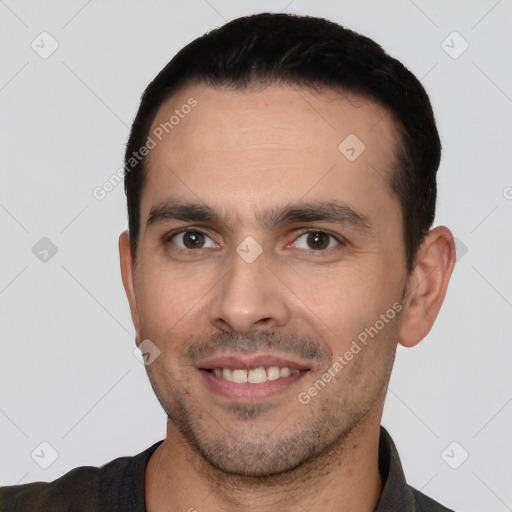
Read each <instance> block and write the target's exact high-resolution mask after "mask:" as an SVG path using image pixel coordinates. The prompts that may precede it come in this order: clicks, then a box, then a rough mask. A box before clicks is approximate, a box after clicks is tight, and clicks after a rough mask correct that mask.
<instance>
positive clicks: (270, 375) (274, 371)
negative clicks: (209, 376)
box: [210, 366, 300, 384]
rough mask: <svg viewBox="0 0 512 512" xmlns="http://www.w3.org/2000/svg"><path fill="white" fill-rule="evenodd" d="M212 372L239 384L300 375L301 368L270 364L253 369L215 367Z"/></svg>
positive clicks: (257, 382) (258, 382) (259, 382)
mask: <svg viewBox="0 0 512 512" xmlns="http://www.w3.org/2000/svg"><path fill="white" fill-rule="evenodd" d="M210 372H211V373H213V374H214V375H216V376H217V377H220V378H222V379H224V380H227V381H229V382H236V383H238V384H242V383H246V382H248V383H250V384H261V383H263V382H267V381H270V380H277V379H279V378H281V377H283V378H284V377H289V376H290V375H299V372H300V370H298V369H296V368H294V369H291V368H288V367H286V366H285V367H281V368H280V367H278V366H269V367H268V368H265V367H259V368H251V369H238V368H237V369H232V368H214V369H213V370H210Z"/></svg>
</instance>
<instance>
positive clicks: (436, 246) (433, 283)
mask: <svg viewBox="0 0 512 512" xmlns="http://www.w3.org/2000/svg"><path fill="white" fill-rule="evenodd" d="M454 266H455V242H454V240H453V235H452V233H451V231H450V230H449V229H448V228H446V227H444V226H439V227H437V228H435V229H433V230H431V231H430V232H429V233H428V234H427V235H426V237H425V239H424V240H423V242H422V244H421V246H420V247H419V249H418V253H417V256H416V263H415V266H414V269H413V271H412V272H411V274H410V276H409V279H408V283H407V289H406V294H405V299H404V313H403V317H402V318H403V321H402V325H401V328H400V334H399V336H398V341H399V342H400V344H401V345H403V346H404V347H413V346H414V345H416V344H418V343H419V342H420V341H421V340H422V339H423V338H424V337H425V336H426V335H427V334H428V333H429V332H430V329H431V328H432V325H434V321H435V319H436V318H437V314H438V313H439V310H440V309H441V305H442V303H443V301H444V297H445V295H446V289H447V288H448V283H449V282H450V277H451V275H452V271H453V267H454Z"/></svg>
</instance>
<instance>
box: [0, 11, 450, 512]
mask: <svg viewBox="0 0 512 512" xmlns="http://www.w3.org/2000/svg"><path fill="white" fill-rule="evenodd" d="M440 150H441V146H440V142H439V138H438V133H437V130H436V126H435V122H434V117H433V114H432V109H431V106H430V102H429V100H428V97H427V95H426V93H425V91H424V90H423V88H422V86H421V84H420V83H419V81H418V80H417V79H416V78H415V77H414V76H413V75H412V74H411V73H410V72H409V71H408V70H406V69H405V68H404V66H403V65H402V64H400V63H399V62H398V61H396V60H395V59H393V58H391V57H390V56H388V55H387V54H386V53H384V51H383V50H382V49H381V48H380V47H379V46H378V45H377V44H375V43H374V42H373V41H371V40H369V39H367V38H365V37H363V36H360V35H358V34H355V33H353V32H351V31H349V30H347V29H344V28H342V27H340V26H338V25H336V24H334V23H331V22H328V21H326V20H323V19H318V18H310V17H298V16H292V15H284V14H260V15H255V16H250V17H245V18H240V19H237V20H234V21H232V22H230V23H228V24H227V25H225V26H223V27H221V28H219V29H217V30H214V31H212V32H210V33H208V34H206V35H205V36H203V37H201V38H199V39H197V40H195V41H193V42H192V43H190V44H189V45H187V46H186V47H185V48H184V49H183V50H181V51H180V52H179V53H178V54H177V55H176V56H175V58H174V59H173V60H172V61H171V62H170V63H169V64H168V65H167V66H166V67H165V68H164V69H163V70H162V71H161V72H160V73H159V74H158V76H157V77H156V78H155V79H154V81H153V82H152V83H151V84H150V85H149V86H148V88H147V89H146V91H145V93H144V96H143V98H142V102H141V105H140V108H139V111H138V114H137V116H136V119H135V121H134V123H133V127H132V131H131V134H130V138H129V141H128V145H127V149H126V158H125V171H126V173H125V188H126V193H127V200H128V214H129V233H123V234H121V236H120V240H119V247H120V257H121V270H122V276H123V283H124V286H125V290H126V293H127V296H128V300H129V304H130V310H131V314H132V319H133V322H134V325H135V329H136V338H137V339H136V342H137V344H138V345H139V347H140V348H141V350H142V351H143V353H144V355H145V360H146V364H147V371H148V375H149V378H150V381H151V384H152V386H153V389H154V391H155V393H156V395H157V397H158V399H159V401H160V403H161V404H162V407H163V408H164V410H165V411H166V413H167V415H168V418H169V420H168V426H167V436H166V438H165V440H164V441H163V442H159V443H157V444H155V445H154V446H152V447H151V448H149V449H148V450H146V451H145V452H143V453H142V454H140V455H138V456H136V457H133V458H130V457H126V458H122V459H116V460H115V461H113V462H111V463H109V464H107V465H105V466H103V467H101V468H99V469H98V468H91V467H88V468H77V469H75V470H73V471H71V472H70V473H68V474H67V475H64V476H63V477H62V478H60V479H58V480H56V481H55V482H52V483H49V484H46V483H33V484H26V485H21V486H14V487H8V488H4V489H2V490H1V491H0V498H1V499H0V504H1V509H2V510H7V511H15V510H31V511H34V510H95V511H96V510H100V511H103V510H105V511H106V510H109V511H112V510H119V511H121V510H123V511H128V510H133V511H143V510H148V511H149V512H160V511H175V510H176V511H178V510H188V511H194V510H197V511H201V510H208V511H211V512H216V511H220V510H223V511H230V510H245V509H250V510H255V511H256V510H265V511H274V510H276V511H277V510H278V511H281V512H284V511H288V510H297V509H300V510H309V511H313V510H322V511H324V512H328V511H340V512H345V511H349V510H350V511H362V512H365V511H368V512H371V511H379V512H382V511H413V510H418V511H419V510H422V511H446V510H448V509H447V508H445V507H443V506H442V505H440V504H438V503H436V502H434V501H433V500H431V499H430V498H428V497H426V496H425V495H423V494H421V493H420V492H418V491H417V490H415V489H413V488H412V487H409V486H408V485H407V484H406V481H405V477H404V475H403V471H402V469H401V465H400V460H399V457H398V454H397V451H396V448H395V446H394V444H393V441H392V440H391V438H390V436H389V434H388V433H387V432H386V430H385V429H384V428H383V427H381V426H380V421H381V417H382V411H383V406H384V399H385V395H386V390H387V385H388V382H389V378H390V373H391V369H392V366H393V362H394V357H395V352H396V347H397V342H399V343H401V344H402V345H403V346H406V347H411V346H414V345H416V344H417V343H419V342H420V341H421V339H422V338H424V337H425V336H426V335H427V333H428V332H429V331H430V329H431V327H432V325H433V323H434V321H435V318H436V316H437V314H438V312H439V309H440V307H441V304H442V302H443V299H444V296H445V293H446V289H447V286H448V282H449V279H450V276H451V273H452V270H453V266H454V262H455V246H454V241H453V237H452V234H451V233H450V231H449V230H448V229H447V228H445V227H437V228H435V229H430V228H431V226H432V223H433V220H434V213H435V201H436V171H437V168H438V165H439V160H440Z"/></svg>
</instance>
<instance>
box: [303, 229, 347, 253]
mask: <svg viewBox="0 0 512 512" xmlns="http://www.w3.org/2000/svg"><path fill="white" fill-rule="evenodd" d="M293 245H294V246H295V247H298V248H299V249H306V250H310V251H311V250H312V251H322V250H325V249H330V248H331V247H334V246H336V245H340V242H339V241H338V240H337V239H336V237H335V236H334V235H331V234H330V233H326V232H324V231H318V230H317V231H306V232H305V233H302V235H301V236H299V238H298V239H297V240H296V242H295V243H294V244H293Z"/></svg>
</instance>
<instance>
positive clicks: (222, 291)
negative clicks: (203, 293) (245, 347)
mask: <svg viewBox="0 0 512 512" xmlns="http://www.w3.org/2000/svg"><path fill="white" fill-rule="evenodd" d="M274 273H275V271H273V270H271V269H270V268H269V267H268V264H267V261H266V257H265V254H264V253H263V254H261V255H260V256H259V257H258V258H257V259H256V260H254V261H251V262H249V261H246V260H245V259H244V258H243V257H241V256H240V255H239V254H238V253H236V252H234V253H233V255H232V257H231V258H230V262H229V269H228V272H227V273H226V275H225V276H224V278H223V279H222V280H221V281H220V283H219V284H218V286H217V287H216V288H215V293H214V294H213V296H212V298H211V302H210V304H209V307H208V315H209V321H210V323H211V324H212V325H213V326H214V327H216V328H217V329H220V330H223V331H226V330H228V331H231V332H233V333H236V334H240V335H247V334H249V333H250V332H254V331H257V330H268V329H273V328H276V327H280V326H284V325H286V324H287V322H288V320H289V318H290V311H289V307H288V305H287V301H286V299H287V297H286V287H285V286H283V285H282V283H281V282H280V281H279V279H278V278H277V277H276V276H275V275H274Z"/></svg>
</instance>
